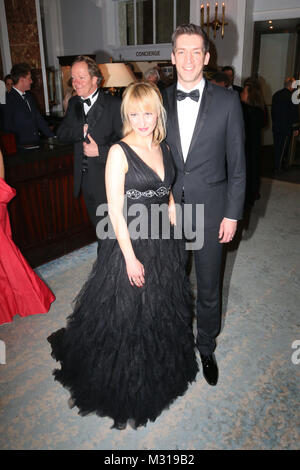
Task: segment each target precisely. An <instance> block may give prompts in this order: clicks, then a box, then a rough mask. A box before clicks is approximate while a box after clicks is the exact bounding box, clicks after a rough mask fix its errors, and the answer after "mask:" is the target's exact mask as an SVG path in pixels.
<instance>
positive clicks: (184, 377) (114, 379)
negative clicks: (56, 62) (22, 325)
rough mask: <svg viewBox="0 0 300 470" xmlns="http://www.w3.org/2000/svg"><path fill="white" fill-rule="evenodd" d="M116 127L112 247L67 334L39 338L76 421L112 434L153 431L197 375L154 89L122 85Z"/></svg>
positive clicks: (110, 164) (111, 159)
mask: <svg viewBox="0 0 300 470" xmlns="http://www.w3.org/2000/svg"><path fill="white" fill-rule="evenodd" d="M122 118H123V123H124V129H123V130H124V138H123V139H122V140H121V141H120V142H119V143H118V144H115V145H114V146H113V147H112V148H111V149H110V152H109V155H108V159H107V164H106V192H107V199H108V207H109V216H110V220H111V223H112V226H113V229H114V234H115V237H114V239H113V238H106V239H104V240H103V241H102V242H101V248H100V252H99V254H98V258H97V260H96V262H95V264H94V267H93V270H92V272H91V274H90V276H89V279H88V281H87V282H86V284H85V285H84V287H83V288H82V290H81V292H80V294H79V295H78V297H77V299H76V304H75V308H74V312H73V314H71V315H70V316H69V317H68V322H67V326H66V328H62V329H61V330H58V331H57V332H54V333H53V334H52V335H51V336H50V337H49V338H48V341H49V342H50V344H51V346H52V356H53V357H54V358H55V359H56V360H58V361H60V362H61V369H57V370H55V371H54V376H55V379H56V380H58V381H60V382H61V383H62V384H63V385H64V386H65V387H67V388H68V389H69V390H70V393H71V402H72V405H73V406H77V407H78V408H79V413H80V414H81V415H86V414H89V413H91V412H96V413H97V414H98V415H99V416H109V417H111V418H112V419H113V420H114V426H113V427H116V428H118V429H124V428H125V427H126V424H127V422H129V423H130V424H131V426H132V427H134V428H136V427H138V426H141V425H145V424H146V423H147V421H148V420H151V421H154V420H155V419H156V417H157V416H158V415H159V414H160V413H161V412H162V411H163V410H164V409H165V408H166V407H168V405H170V403H172V402H173V401H174V400H175V399H176V398H177V397H178V396H180V395H182V394H183V393H184V392H185V391H186V390H187V387H188V384H189V383H190V382H192V381H194V380H195V376H196V374H197V371H198V364H197V361H196V357H195V349H194V337H193V332H192V299H191V296H190V290H189V284H188V279H187V277H186V273H185V247H184V241H183V240H179V239H175V238H174V226H173V225H172V224H174V222H175V220H174V200H173V198H172V194H171V190H170V188H171V185H172V182H173V179H174V176H175V172H174V168H173V165H172V159H171V155H170V151H169V148H168V147H167V145H166V144H165V143H164V142H163V139H164V137H165V112H164V109H163V106H162V100H161V96H160V93H159V91H158V89H157V88H156V87H155V85H152V84H150V83H144V82H141V83H133V84H131V85H130V86H129V87H128V88H127V89H126V91H125V93H124V96H123V102H122ZM125 203H126V204H125ZM125 207H126V210H124V209H125ZM124 212H125V214H124ZM158 212H160V216H159V217H157V213H158ZM169 219H170V220H169ZM170 221H171V223H170ZM146 228H147V230H146ZM98 229H99V227H98ZM99 232H100V230H98V236H99Z"/></svg>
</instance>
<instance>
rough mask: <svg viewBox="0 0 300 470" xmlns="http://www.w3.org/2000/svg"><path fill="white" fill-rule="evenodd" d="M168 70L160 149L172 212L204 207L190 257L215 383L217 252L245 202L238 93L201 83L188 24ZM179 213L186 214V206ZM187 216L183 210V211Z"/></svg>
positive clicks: (201, 51)
mask: <svg viewBox="0 0 300 470" xmlns="http://www.w3.org/2000/svg"><path fill="white" fill-rule="evenodd" d="M172 43H173V52H172V63H173V65H175V66H176V69H177V76H178V82H177V83H175V84H173V85H171V87H169V88H167V89H166V90H165V94H164V98H165V103H164V104H165V107H166V110H167V142H168V144H169V146H170V148H171V151H172V155H173V159H174V162H175V165H176V168H177V176H176V181H175V184H174V186H173V189H172V191H173V195H174V199H175V202H176V203H177V204H182V203H184V204H191V205H192V207H193V216H192V221H191V223H192V226H193V231H195V230H196V228H197V227H196V223H197V220H196V219H195V208H196V206H197V204H203V205H204V244H203V247H202V249H196V250H195V251H194V259H195V268H196V277H197V340H196V344H197V347H198V349H199V351H200V356H201V360H202V366H203V373H204V377H205V379H206V380H207V382H208V383H209V384H210V385H216V384H217V381H218V367H217V363H216V358H215V355H214V350H215V347H216V341H215V338H216V337H217V335H218V334H219V330H220V324H221V312H220V310H221V305H220V294H219V292H220V269H221V259H222V248H223V246H224V243H228V242H230V241H231V240H232V239H233V237H234V235H235V232H236V228H237V220H238V219H240V218H241V217H242V214H243V205H244V194H245V155H244V125H243V115H242V110H241V104H240V99H239V96H238V94H237V93H228V91H227V90H226V89H224V88H222V87H219V86H217V85H214V84H212V83H210V82H208V81H207V80H205V79H204V78H203V68H204V66H205V65H208V63H209V59H210V55H209V40H208V37H207V35H206V33H205V32H204V31H203V30H202V29H201V28H200V27H199V26H195V25H193V24H189V25H181V26H178V27H177V29H176V31H175V32H174V34H173V37H172ZM185 207H186V206H185ZM183 213H184V216H186V211H185V209H184V210H183Z"/></svg>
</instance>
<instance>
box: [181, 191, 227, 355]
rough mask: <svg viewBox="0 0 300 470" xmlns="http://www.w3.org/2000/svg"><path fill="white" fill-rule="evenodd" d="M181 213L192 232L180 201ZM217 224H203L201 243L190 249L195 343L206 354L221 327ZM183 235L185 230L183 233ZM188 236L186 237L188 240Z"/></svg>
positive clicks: (218, 226) (220, 253)
mask: <svg viewBox="0 0 300 470" xmlns="http://www.w3.org/2000/svg"><path fill="white" fill-rule="evenodd" d="M181 204H182V208H183V216H184V219H185V220H186V221H187V225H188V226H191V227H192V229H193V232H194V233H196V227H195V226H194V223H193V222H192V220H191V218H190V214H189V213H188V211H186V210H185V207H184V195H183V199H182V201H181ZM219 229H220V225H219V224H216V225H215V226H214V227H213V228H206V227H205V225H203V229H202V233H203V235H204V237H203V246H202V248H200V249H194V250H193V251H192V253H193V255H194V261H195V271H196V280H197V303H196V318H197V338H196V344H197V347H198V350H199V351H200V353H201V354H204V355H210V354H212V353H213V352H214V350H215V348H216V337H217V336H218V334H219V332H220V328H221V295H220V292H221V289H220V287H221V285H220V282H221V266H222V255H223V247H224V245H223V244H222V243H220V242H219ZM185 235H186V234H185ZM190 241H191V240H187V242H190ZM190 259H191V257H190V256H187V266H186V268H187V272H188V273H189V271H190V267H191V265H190Z"/></svg>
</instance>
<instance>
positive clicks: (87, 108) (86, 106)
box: [82, 90, 99, 114]
mask: <svg viewBox="0 0 300 470" xmlns="http://www.w3.org/2000/svg"><path fill="white" fill-rule="evenodd" d="M96 91H97V90H96ZM96 91H93V93H91V94H90V96H87V97H86V98H82V99H84V100H87V99H88V98H89V99H90V100H91V106H88V105H87V103H83V109H84V113H85V114H87V113H88V112H89V110H90V109H91V107H92V106H93V104H94V103H95V101H96V100H97V98H98V93H99V91H98V93H96Z"/></svg>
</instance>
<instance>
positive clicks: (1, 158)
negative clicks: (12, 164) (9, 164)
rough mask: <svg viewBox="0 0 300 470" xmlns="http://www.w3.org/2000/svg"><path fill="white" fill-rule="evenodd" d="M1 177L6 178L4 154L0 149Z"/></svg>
mask: <svg viewBox="0 0 300 470" xmlns="http://www.w3.org/2000/svg"><path fill="white" fill-rule="evenodd" d="M0 178H3V179H4V163H3V156H2V153H1V150H0Z"/></svg>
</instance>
